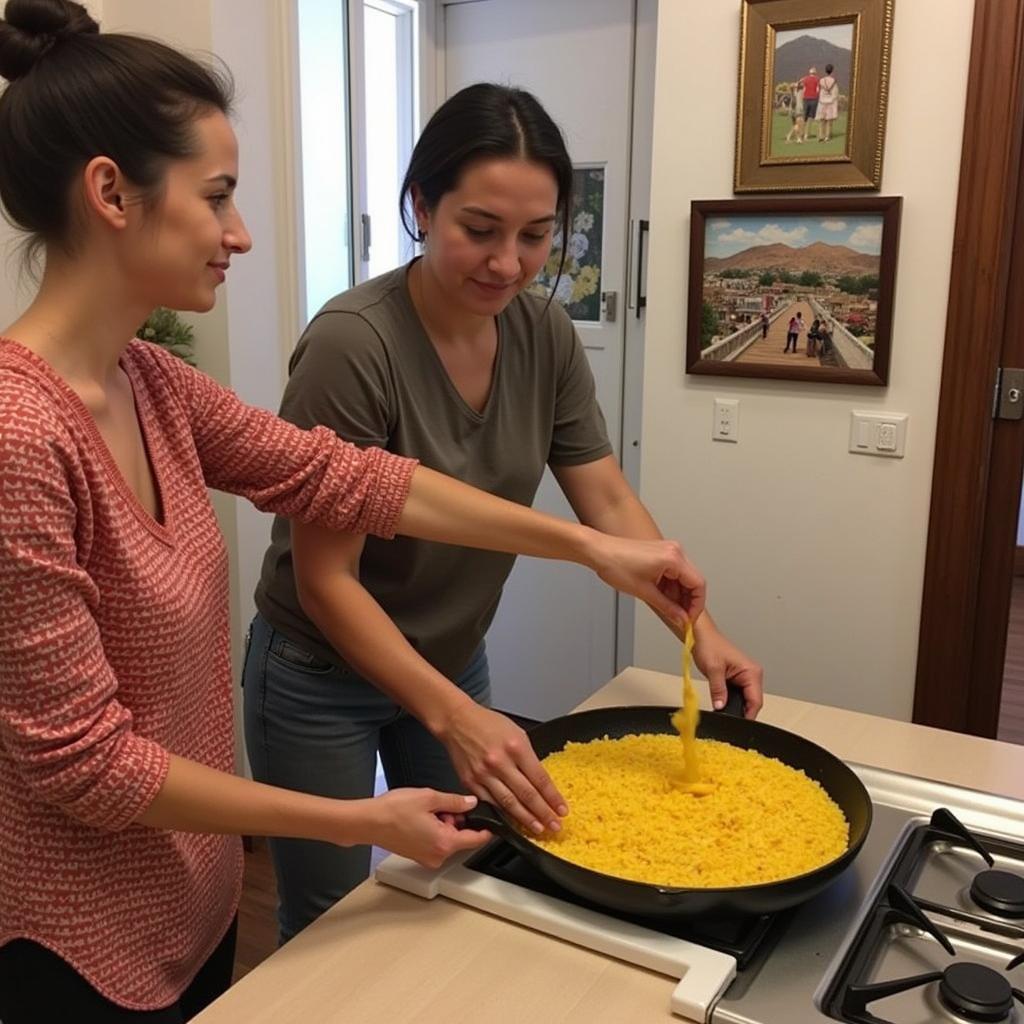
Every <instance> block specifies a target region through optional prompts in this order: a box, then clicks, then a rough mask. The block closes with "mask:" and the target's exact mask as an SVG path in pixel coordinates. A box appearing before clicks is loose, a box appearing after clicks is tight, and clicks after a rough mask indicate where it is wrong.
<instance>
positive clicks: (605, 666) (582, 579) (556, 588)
mask: <svg viewBox="0 0 1024 1024" xmlns="http://www.w3.org/2000/svg"><path fill="white" fill-rule="evenodd" d="M442 16H443V33H444V34H443V46H444V68H443V73H444V94H445V95H446V96H450V95H452V94H453V93H455V92H457V91H458V90H459V89H461V88H463V87H464V86H467V85H470V84H472V83H474V82H482V81H489V82H500V83H502V84H508V85H516V86H521V87H522V88H524V89H527V90H529V91H530V92H532V93H534V94H535V95H536V96H537V98H538V99H539V100H540V102H541V103H542V104H543V106H544V107H545V109H546V110H547V111H548V113H549V114H551V116H552V117H553V118H554V120H555V121H556V122H557V123H558V125H559V126H560V127H561V129H562V131H563V133H564V135H565V137H566V142H567V143H568V148H569V153H570V155H571V157H572V160H573V164H574V165H575V166H576V168H577V170H578V177H579V176H586V182H585V183H586V185H587V188H588V190H590V192H591V194H592V193H593V190H594V189H595V188H597V187H599V186H600V185H602V184H603V188H604V201H603V225H602V226H603V230H602V231H601V260H600V275H601V276H600V285H599V292H604V293H608V292H614V293H616V297H617V303H616V304H617V307H618V308H617V310H616V315H615V319H614V320H611V321H609V320H608V319H607V318H606V317H604V316H603V315H600V314H598V317H599V318H598V319H596V320H594V319H588V320H577V321H576V329H577V330H578V332H579V334H580V338H581V340H582V342H583V345H584V347H585V348H586V351H587V355H588V356H589V358H590V365H591V367H592V368H593V371H594V377H595V379H596V381H597V394H598V399H599V401H600V403H601V408H602V409H603V410H604V414H605V418H606V420H607V422H608V431H609V435H610V437H611V441H612V444H613V445H614V446H615V452H616V455H617V456H621V450H620V442H621V425H622V391H623V388H622V379H623V337H624V322H625V319H626V317H627V315H629V313H628V311H627V308H626V305H627V303H626V251H627V239H628V235H629V209H628V203H629V170H630V169H629V162H630V148H631V147H630V118H631V106H632V97H633V87H632V81H633V34H634V22H633V18H634V3H633V0H556V2H553V0H473V2H469V3H464V2H462V3H460V2H452V3H446V4H445V5H444V8H443V13H442ZM592 201H596V200H594V199H593V196H592ZM592 257H593V253H590V254H588V259H589V258H592ZM590 306H591V308H590V309H583V308H582V307H581V306H574V307H572V308H574V309H576V311H577V312H579V313H581V314H583V315H586V316H594V315H595V314H594V311H593V309H592V306H593V299H592V298H591V300H590ZM536 507H537V508H540V509H543V510H544V511H547V512H551V513H553V514H556V515H560V516H563V517H567V518H571V517H572V515H573V513H572V510H571V508H570V507H569V504H568V502H567V501H566V500H565V498H564V497H563V496H562V493H561V491H560V490H559V489H558V486H557V484H556V483H555V481H554V478H553V477H552V476H551V474H550V472H548V473H546V474H545V477H544V482H543V484H542V485H541V489H540V491H539V493H538V497H537V501H536ZM615 645H616V596H615V594H614V593H613V592H612V591H611V590H610V589H609V588H608V587H606V586H604V585H603V584H602V583H600V581H598V580H597V579H596V577H594V576H593V574H591V573H590V572H589V571H587V570H585V569H581V568H578V567H576V566H568V565H564V564H561V563H549V562H542V561H538V560H534V559H520V560H519V562H518V564H517V565H516V568H515V570H514V571H513V573H512V575H511V577H510V579H509V581H508V584H507V585H506V587H505V594H504V597H503V598H502V602H501V607H500V609H499V612H498V615H497V617H496V618H495V621H494V624H493V626H492V627H491V630H490V632H489V633H488V636H487V651H488V657H489V660H490V666H491V678H492V683H493V687H494V702H495V706H496V707H499V708H502V709H503V710H506V711H514V712H517V713H519V714H523V715H528V716H530V717H534V718H550V717H553V716H555V715H559V714H562V713H564V712H565V711H566V710H568V709H569V708H571V707H573V706H574V705H576V704H578V703H579V702H580V701H581V700H583V699H584V698H585V697H586V696H588V695H589V694H590V693H592V692H593V691H594V690H595V689H597V687H598V686H600V685H601V684H602V683H604V682H606V681H607V680H608V679H610V678H611V677H612V676H613V675H614V674H615V654H616V650H615Z"/></svg>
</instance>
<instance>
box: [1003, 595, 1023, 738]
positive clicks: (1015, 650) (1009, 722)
mask: <svg viewBox="0 0 1024 1024" xmlns="http://www.w3.org/2000/svg"><path fill="white" fill-rule="evenodd" d="M999 738H1000V739H1001V740H1007V741H1009V742H1010V743H1024V576H1014V578H1013V599H1012V601H1011V603H1010V623H1009V627H1008V629H1007V632H1006V662H1005V664H1004V667H1003V698H1002V704H1001V706H1000V709H999Z"/></svg>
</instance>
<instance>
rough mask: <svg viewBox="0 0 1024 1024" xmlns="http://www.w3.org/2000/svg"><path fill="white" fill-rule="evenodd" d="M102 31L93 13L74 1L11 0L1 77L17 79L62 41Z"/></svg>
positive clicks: (1, 30) (0, 44)
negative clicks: (73, 36)
mask: <svg viewBox="0 0 1024 1024" xmlns="http://www.w3.org/2000/svg"><path fill="white" fill-rule="evenodd" d="M99 30H100V27H99V25H97V24H96V22H95V21H93V20H92V18H91V17H90V16H89V12H88V11H87V10H86V9H85V8H84V7H83V6H82V5H81V4H76V3H71V2H70V0H8V3H7V8H6V10H5V11H4V21H0V76H3V77H4V78H6V79H7V80H8V81H10V82H13V81H14V80H15V79H17V78H21V76H22V75H24V74H27V73H28V71H30V70H31V68H32V67H33V65H34V64H35V63H36V61H38V60H40V59H41V58H42V57H44V56H45V55H46V54H47V53H49V51H50V50H51V49H52V48H53V46H54V44H55V43H57V41H58V40H61V39H66V38H67V37H68V36H72V35H86V34H96V33H97V32H99Z"/></svg>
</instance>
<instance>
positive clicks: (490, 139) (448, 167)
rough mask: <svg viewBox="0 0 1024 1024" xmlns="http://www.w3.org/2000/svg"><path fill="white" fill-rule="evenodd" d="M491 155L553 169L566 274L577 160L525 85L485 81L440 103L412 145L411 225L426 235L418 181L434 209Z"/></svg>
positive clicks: (407, 199) (406, 206)
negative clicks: (417, 207) (417, 204)
mask: <svg viewBox="0 0 1024 1024" xmlns="http://www.w3.org/2000/svg"><path fill="white" fill-rule="evenodd" d="M485 157H512V158H519V159H522V160H529V161H531V162H533V163H538V164H544V165H545V166H547V167H549V168H550V169H551V173H552V174H553V175H554V176H555V183H556V184H557V186H558V209H557V213H558V214H559V215H560V220H561V225H562V260H561V263H560V264H559V267H558V277H561V275H562V267H563V266H564V265H565V252H566V248H567V246H568V242H569V220H570V217H571V214H572V178H573V173H572V160H571V158H570V157H569V152H568V150H567V149H566V148H565V139H564V138H562V133H561V131H559V129H558V125H556V124H555V122H554V121H553V120H552V119H551V116H550V115H549V114H548V112H547V111H546V110H545V109H544V108H543V107H542V106H541V105H540V103H539V102H538V100H537V98H536V97H535V96H534V95H533V94H532V93H529V92H527V91H526V90H525V89H516V88H514V87H512V86H507V85H495V84H493V83H490V82H480V83H478V84H476V85H470V86H467V87H466V88H465V89H460V90H459V91H458V92H457V93H455V94H454V95H453V96H450V97H449V98H448V99H447V100H445V102H444V103H442V104H441V106H440V107H438V108H437V110H436V111H435V112H434V115H433V117H431V119H430V120H429V121H428V122H427V124H426V127H425V128H424V129H423V132H422V133H421V134H420V137H419V140H418V141H417V143H416V146H415V148H414V149H413V151H412V157H411V158H410V160H409V168H408V170H407V171H406V172H405V179H404V180H403V182H402V191H401V192H400V193H399V197H398V202H399V210H400V213H401V217H402V224H403V225H404V227H405V230H406V231H407V232H408V233H409V235H411V236H412V237H413V238H414V239H416V240H417V241H419V240H420V239H421V235H420V233H419V231H418V230H417V228H416V220H415V215H414V214H413V211H412V209H411V206H412V203H411V195H412V187H413V185H415V186H416V187H417V188H418V189H419V191H420V193H421V194H422V196H423V199H424V201H425V202H426V204H427V209H429V210H433V209H435V208H436V207H437V204H438V203H439V202H440V201H441V197H442V196H444V194H445V193H446V192H450V191H451V190H452V189H454V188H455V187H456V186H457V184H458V180H459V175H460V174H462V172H463V170H464V169H465V168H466V166H467V165H468V164H470V163H472V162H473V161H475V160H480V159H482V158H485ZM556 282H557V278H556Z"/></svg>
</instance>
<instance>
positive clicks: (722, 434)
mask: <svg viewBox="0 0 1024 1024" xmlns="http://www.w3.org/2000/svg"><path fill="white" fill-rule="evenodd" d="M711 439H712V440H713V441H731V442H733V443H734V444H735V443H737V442H738V441H739V439H740V403H739V399H737V398H716V399H715V418H714V421H713V422H712V424H711Z"/></svg>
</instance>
